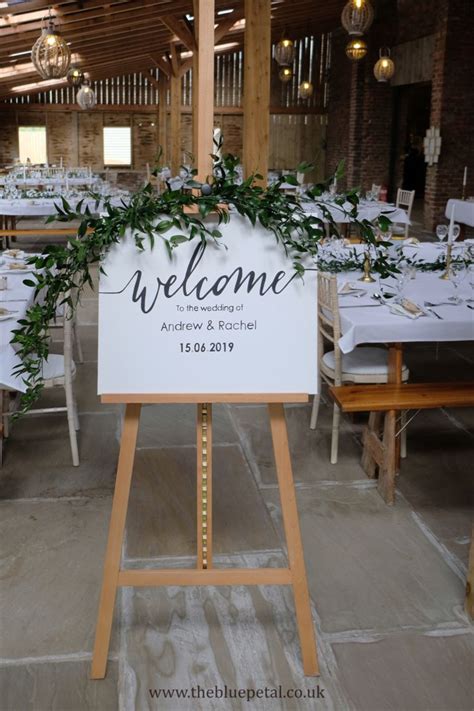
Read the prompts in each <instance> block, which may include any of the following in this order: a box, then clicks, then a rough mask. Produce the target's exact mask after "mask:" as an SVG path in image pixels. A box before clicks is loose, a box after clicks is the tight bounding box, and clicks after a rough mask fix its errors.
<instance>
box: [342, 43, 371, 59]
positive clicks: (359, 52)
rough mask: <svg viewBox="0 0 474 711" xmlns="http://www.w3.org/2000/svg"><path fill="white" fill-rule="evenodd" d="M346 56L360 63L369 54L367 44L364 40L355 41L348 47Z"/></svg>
mask: <svg viewBox="0 0 474 711" xmlns="http://www.w3.org/2000/svg"><path fill="white" fill-rule="evenodd" d="M346 54H347V56H348V57H349V59H352V60H353V61H354V62H358V61H359V60H360V59H363V58H364V57H365V55H366V54H367V42H366V41H365V40H363V39H353V40H351V41H350V42H348V44H347V45H346Z"/></svg>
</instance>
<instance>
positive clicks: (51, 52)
mask: <svg viewBox="0 0 474 711" xmlns="http://www.w3.org/2000/svg"><path fill="white" fill-rule="evenodd" d="M31 61H32V62H33V64H34V66H35V67H36V69H37V71H38V72H39V74H40V75H41V77H42V78H43V79H61V78H62V77H65V76H66V74H67V71H68V69H69V65H70V63H71V52H70V50H69V47H68V46H67V43H66V40H65V39H64V37H62V36H61V34H60V33H59V32H58V31H57V30H56V29H55V26H54V20H53V18H52V16H51V8H50V10H49V18H48V24H47V27H43V30H42V32H41V35H40V36H39V37H38V39H37V40H36V42H35V43H34V45H33V48H32V50H31Z"/></svg>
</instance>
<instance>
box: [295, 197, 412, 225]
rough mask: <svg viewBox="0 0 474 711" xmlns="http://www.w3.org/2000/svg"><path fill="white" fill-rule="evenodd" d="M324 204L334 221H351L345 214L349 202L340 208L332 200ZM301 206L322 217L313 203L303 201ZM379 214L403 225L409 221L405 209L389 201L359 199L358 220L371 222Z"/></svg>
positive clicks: (349, 207)
mask: <svg viewBox="0 0 474 711" xmlns="http://www.w3.org/2000/svg"><path fill="white" fill-rule="evenodd" d="M324 206H325V207H326V208H327V210H328V211H329V212H330V214H331V215H332V217H333V219H334V221H335V222H339V223H340V222H352V218H351V217H350V216H349V215H346V214H345V211H350V210H351V209H352V205H350V203H345V204H344V205H343V207H342V208H341V207H340V206H339V205H336V203H334V202H325V203H324ZM303 207H304V209H305V211H306V212H310V213H311V214H314V215H316V216H317V217H320V218H322V219H324V216H323V213H322V210H321V209H320V208H319V207H318V206H317V205H316V204H315V203H311V202H304V203H303ZM380 215H385V216H386V217H388V218H389V219H390V220H391V221H392V222H395V223H399V224H403V225H405V224H408V223H409V220H408V215H407V213H406V212H405V210H402V208H400V207H395V205H392V204H391V203H388V202H379V201H361V202H360V203H359V209H358V219H359V220H369V221H370V222H372V220H376V219H377V218H378V217H379V216H380Z"/></svg>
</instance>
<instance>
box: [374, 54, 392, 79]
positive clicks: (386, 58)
mask: <svg viewBox="0 0 474 711" xmlns="http://www.w3.org/2000/svg"><path fill="white" fill-rule="evenodd" d="M379 57H380V58H379V59H378V61H377V62H376V63H375V66H374V76H375V78H376V79H377V81H380V82H387V81H389V80H390V79H391V78H392V77H393V75H394V74H395V64H394V62H393V59H392V58H391V57H390V50H389V48H388V47H382V48H381V49H380V50H379Z"/></svg>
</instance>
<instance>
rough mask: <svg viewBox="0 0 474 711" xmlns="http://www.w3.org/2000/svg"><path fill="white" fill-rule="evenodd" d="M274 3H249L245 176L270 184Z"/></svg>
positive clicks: (260, 0)
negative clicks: (272, 16) (254, 174)
mask: <svg viewBox="0 0 474 711" xmlns="http://www.w3.org/2000/svg"><path fill="white" fill-rule="evenodd" d="M270 10H271V4H270V0H245V41H244V102H243V103H244V134H243V143H244V146H243V164H244V175H245V177H248V176H249V175H250V174H251V173H255V172H257V173H260V174H261V175H263V180H262V181H260V183H261V184H262V185H266V184H267V174H268V160H269V146H270V63H271V56H270V55H271V12H270Z"/></svg>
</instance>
